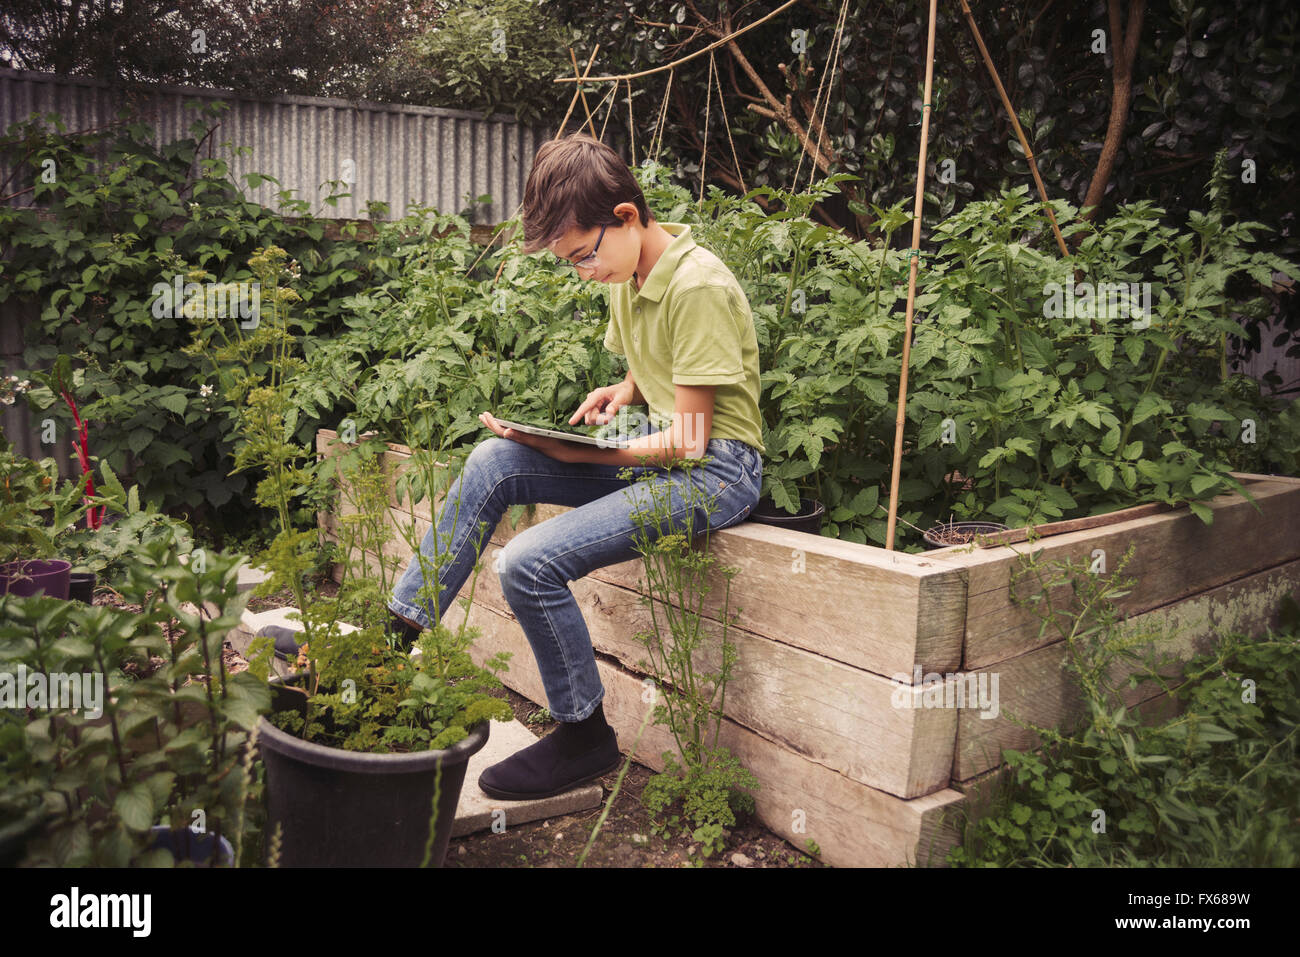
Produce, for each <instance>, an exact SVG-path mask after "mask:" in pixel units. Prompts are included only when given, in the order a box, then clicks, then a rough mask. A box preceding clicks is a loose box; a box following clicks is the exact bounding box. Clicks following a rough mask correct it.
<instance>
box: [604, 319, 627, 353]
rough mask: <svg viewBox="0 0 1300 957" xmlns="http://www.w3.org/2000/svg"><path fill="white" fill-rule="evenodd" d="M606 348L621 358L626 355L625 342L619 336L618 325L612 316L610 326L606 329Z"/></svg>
mask: <svg viewBox="0 0 1300 957" xmlns="http://www.w3.org/2000/svg"><path fill="white" fill-rule="evenodd" d="M605 348H606V349H608V350H609V351H610V352H615V353H618V354H619V355H620V356H621V355H626V353H625V352H624V351H623V340H622V338H621V337H620V336H619V334H618V324H617V322H616V321H615V319H614V316H613V315H612V314H611V315H610V317H609V326H608V327H607V328H606V329H605Z"/></svg>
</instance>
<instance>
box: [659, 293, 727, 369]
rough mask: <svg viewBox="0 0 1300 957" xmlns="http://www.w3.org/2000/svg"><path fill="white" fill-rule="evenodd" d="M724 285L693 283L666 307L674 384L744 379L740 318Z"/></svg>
mask: <svg viewBox="0 0 1300 957" xmlns="http://www.w3.org/2000/svg"><path fill="white" fill-rule="evenodd" d="M732 296H733V290H731V289H728V288H727V287H726V286H721V285H711V286H695V287H693V288H690V289H686V290H683V291H682V292H681V293H680V294H678V295H677V296H676V297H675V298H674V300H673V302H672V303H671V304H670V306H669V308H668V329H669V334H670V335H671V336H672V353H673V383H674V384H675V385H727V384H730V383H735V382H744V381H745V369H744V363H743V361H742V357H741V337H740V322H739V319H738V317H737V311H738V310H737V309H736V308H735V306H734V304H733V301H732Z"/></svg>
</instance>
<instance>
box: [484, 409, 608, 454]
mask: <svg viewBox="0 0 1300 957" xmlns="http://www.w3.org/2000/svg"><path fill="white" fill-rule="evenodd" d="M492 418H494V419H496V420H497V421H498V422H500V423H501V424H502V425H503V426H505V427H506V428H507V429H517V430H519V431H520V432H526V433H528V434H529V435H542V436H547V437H549V438H552V439H562V440H563V441H565V442H581V443H582V444H584V445H595V446H599V447H600V448H604V449H625V448H627V447H628V445H629V444H630V443H629V441H628V440H627V439H619V438H616V437H614V436H610V437H609V438H598V437H597V436H594V435H588V434H587V433H585V432H569V431H566V430H564V429H555V428H551V427H550V426H546V425H529V424H527V423H526V422H512V421H510V420H509V419H502V418H498V417H497V416H495V415H494V416H493V417H492Z"/></svg>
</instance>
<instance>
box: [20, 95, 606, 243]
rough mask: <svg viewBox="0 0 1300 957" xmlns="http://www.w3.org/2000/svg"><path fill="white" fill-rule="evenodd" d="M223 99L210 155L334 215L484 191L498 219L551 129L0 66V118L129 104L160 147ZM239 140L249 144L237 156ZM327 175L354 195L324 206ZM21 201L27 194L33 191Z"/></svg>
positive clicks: (265, 196)
mask: <svg viewBox="0 0 1300 957" xmlns="http://www.w3.org/2000/svg"><path fill="white" fill-rule="evenodd" d="M217 101H222V102H224V103H226V104H228V105H229V107H230V109H229V110H228V111H226V112H224V113H222V114H221V115H220V116H219V117H218V118H217V120H216V121H215V122H217V123H219V124H220V125H219V126H218V128H217V130H216V131H215V132H214V133H213V135H212V137H211V140H210V144H211V147H212V151H211V155H214V156H219V157H221V158H222V159H224V160H226V162H227V163H228V164H229V166H230V170H231V172H232V174H233V178H234V179H235V181H236V182H239V183H240V184H241V185H242V186H244V188H245V190H246V194H247V195H248V197H249V199H251V200H253V201H255V202H259V203H262V204H263V205H265V206H268V207H270V208H272V209H274V208H276V206H277V193H278V191H279V190H280V189H293V190H296V192H295V193H294V196H295V197H296V198H299V199H304V200H307V201H309V202H310V203H311V212H312V214H313V215H316V216H323V217H327V218H338V219H357V218H363V217H364V216H365V211H366V202H367V201H368V200H377V201H380V202H384V203H387V204H388V206H389V209H390V211H391V212H390V216H389V218H395V217H397V216H400V215H401V214H402V213H403V212H404V211H405V209H406V205H407V203H408V202H411V201H416V202H419V203H423V204H425V205H429V206H434V207H436V208H437V209H438V210H439V211H440V212H443V213H455V212H459V211H460V210H462V209H464V208H465V207H466V206H468V205H469V204H468V202H467V201H466V197H467V196H470V197H477V196H480V195H483V194H485V193H487V194H490V195H491V196H492V203H491V204H490V205H486V206H484V207H480V208H478V209H475V210H474V211H473V216H472V217H471V222H474V223H476V224H477V223H498V222H501V221H503V220H506V219H509V218H510V217H511V216H512V215H513V214H514V212H515V210H516V209H517V208H518V206H519V203H520V201H521V200H522V199H523V189H524V183H525V181H526V180H527V178H528V170H529V168H530V167H531V166H532V162H533V156H534V155H535V154H536V152H537V149H538V147H540V146H541V145H542V143H544V142H545V141H546V140H547V139H549V138H550V137H551V136H553V135H554V131H553V130H550V129H536V128H533V127H530V126H525V125H523V124H521V123H518V122H516V121H515V119H514V118H513V117H510V116H501V115H493V116H489V117H487V118H486V119H485V118H484V117H483V116H482V115H481V114H478V113H471V112H467V111H464V110H443V109H434V108H432V107H425V106H405V105H400V104H392V103H368V102H364V101H359V102H356V103H353V102H351V101H348V100H340V99H326V98H324V97H313V96H268V97H257V96H250V95H247V94H243V93H238V92H231V91H226V90H210V89H200V88H197V87H184V86H155V87H151V88H149V89H148V90H146V91H138V90H126V89H123V88H120V87H114V86H111V85H110V84H108V83H106V82H103V81H99V80H92V79H88V78H85V77H72V76H57V75H53V74H49V73H30V72H25V71H19V70H9V69H0V128H3V129H8V127H9V125H10V124H11V123H14V122H17V121H20V120H26V119H28V117H29V116H30V115H31V114H32V113H34V112H39V113H46V112H57V113H59V114H60V115H61V116H62V118H63V122H64V124H65V125H66V126H67V128H68V129H69V130H82V129H89V128H92V127H99V126H103V125H106V124H109V123H112V122H114V121H115V120H117V119H118V111H119V110H120V109H127V110H129V111H130V114H131V119H132V120H133V121H135V122H144V123H148V124H149V125H150V126H152V127H153V128H154V133H155V137H154V143H155V145H158V146H161V145H163V144H165V143H171V142H174V141H176V140H178V139H183V138H185V137H187V136H190V135H191V133H190V124H191V123H192V122H193V121H194V120H195V119H197V118H199V116H200V115H201V114H200V110H199V107H200V106H202V105H206V104H210V103H214V102H217ZM208 145H209V144H205V148H204V155H205V156H207V155H209V149H208ZM234 147H250V148H251V149H252V153H251V155H236V154H235V150H234ZM616 148H617V147H616ZM254 172H256V173H265V174H267V175H269V176H274V177H275V178H276V179H277V180H279V181H280V184H281V185H280V186H275V185H274V184H272V183H263V184H262V185H260V186H258V187H256V188H254V189H248V188H247V185H246V181H244V180H243V176H244V175H245V174H247V173H254ZM6 175H7V173H6ZM330 180H344V181H346V182H348V184H349V185H348V186H347V187H336V189H337V191H339V192H351V193H352V194H353V195H352V196H349V197H347V198H345V199H341V200H339V201H338V205H337V206H335V207H331V206H328V205H326V204H325V203H324V201H323V199H324V196H325V195H326V192H327V190H326V189H324V188H322V187H323V184H325V183H326V182H327V181H330ZM12 202H18V203H23V202H27V203H30V194H27V196H25V197H24V198H21V199H18V200H14V201H12Z"/></svg>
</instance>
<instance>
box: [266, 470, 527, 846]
mask: <svg viewBox="0 0 1300 957" xmlns="http://www.w3.org/2000/svg"><path fill="white" fill-rule="evenodd" d="M343 469H344V471H343V477H344V480H345V485H346V487H347V488H349V489H352V490H356V491H357V493H358V495H357V498H356V499H355V500H354V504H355V505H356V506H357V510H356V511H355V512H353V513H352V514H350V515H345V516H343V518H342V519H341V520H340V525H341V528H340V541H341V544H342V548H341V554H342V556H343V558H344V562H343V566H344V576H343V582H342V583H341V584H340V587H339V594H338V596H337V597H336V598H333V599H322V598H319V597H313V599H312V600H311V601H310V602H309V603H308V604H307V605H306V608H307V611H306V612H305V613H300V617H301V619H302V621H303V624H304V632H305V633H310V635H311V638H310V640H309V641H308V642H307V643H306V644H305V645H304V646H303V647H302V649H301V651H300V654H299V658H298V663H297V664H298V667H299V668H300V669H301V670H299V671H298V672H297V673H295V674H293V675H291V676H290V677H289V678H288V679H285V680H280V679H273V681H272V684H273V686H274V689H275V701H274V704H273V713H272V715H271V716H270V717H269V719H263V722H262V726H261V729H260V738H259V747H260V749H261V753H262V757H263V760H264V762H265V764H266V769H267V800H268V828H270V829H272V830H277V829H278V831H279V835H280V836H279V838H278V840H277V842H276V846H277V848H278V851H279V855H280V856H279V863H280V864H281V865H283V866H289V867H292V866H317V867H334V866H356V865H370V866H389V867H415V866H420V865H430V864H432V865H433V866H439V865H441V863H442V860H443V858H444V856H445V855H446V851H447V845H448V842H449V841H450V839H451V825H452V823H453V821H454V818H455V811H456V805H457V802H458V799H459V797H460V791H461V787H462V785H463V783H464V778H465V770H466V766H467V764H468V762H469V759H470V757H471V756H472V755H473V754H475V753H476V752H477V751H479V750H480V749H481V748H482V747H483V746H484V745H485V744H486V743H487V740H488V734H489V727H490V725H489V721H490V719H492V718H498V719H500V720H505V721H508V720H510V719H511V718H512V717H513V712H512V711H511V709H510V706H509V704H508V703H507V702H506V701H504V700H502V699H500V698H498V697H495V696H493V695H492V694H491V693H490V692H491V691H492V690H494V689H498V688H500V687H501V682H500V680H499V678H497V677H496V674H495V672H497V671H500V670H504V668H505V666H506V659H507V658H508V657H509V655H508V654H503V655H497V656H495V657H493V658H492V659H489V660H488V662H487V664H486V667H478V666H476V665H475V664H474V662H473V661H472V659H471V658H470V656H469V652H468V648H469V645H470V643H471V642H472V641H473V640H474V638H475V637H477V636H478V629H476V628H468V627H466V625H465V623H462V624H461V626H460V627H459V628H458V629H457V630H455V631H452V630H451V629H450V628H448V627H447V626H445V625H443V624H442V623H441V621H439V623H438V624H437V625H436V627H434V628H433V629H431V630H429V631H425V632H424V633H423V634H422V635H421V637H420V638H419V639H418V640H417V641H416V644H415V647H414V648H413V649H412V650H411V652H410V653H407V652H406V651H404V650H403V649H401V648H400V647H397V646H396V643H395V642H390V641H388V640H386V638H385V625H386V621H387V610H386V607H385V603H384V601H383V600H382V598H383V596H384V595H385V594H386V592H387V589H386V588H385V587H384V586H383V585H380V587H378V588H376V587H375V586H376V585H377V584H378V583H376V582H375V581H373V580H367V579H365V578H361V579H358V578H355V577H353V575H352V570H353V567H354V566H355V565H356V564H357V562H356V561H355V560H354V559H353V558H352V557H351V556H352V555H353V553H354V552H355V551H360V552H361V553H362V554H365V553H367V552H369V553H373V554H376V555H383V554H384V551H385V549H384V545H385V543H386V542H387V541H388V539H389V538H391V532H390V530H389V529H388V527H387V524H386V523H385V522H384V521H383V518H382V514H383V511H386V510H387V496H386V488H387V485H386V482H385V481H384V477H383V472H382V466H381V464H380V463H379V461H378V460H377V459H375V458H370V459H364V458H363V459H362V461H361V464H358V465H356V466H354V467H352V466H348V465H344V466H343ZM429 487H432V486H431V485H430V486H429ZM376 516H380V517H379V519H378V520H376ZM411 534H412V535H413V534H414V533H413V532H412V533H411ZM414 552H415V554H419V555H421V563H422V565H427V566H430V567H426V569H425V575H426V579H427V580H434V576H433V575H432V574H431V571H432V566H441V565H442V564H445V561H444V560H445V559H446V558H447V557H449V556H447V555H445V554H441V555H439V556H438V557H437V558H436V559H435V560H434V561H432V562H431V561H430V560H429V559H428V557H427V556H424V555H422V553H421V552H420V550H419V543H418V541H417V542H416V543H415V548H414ZM274 570H275V568H274V565H273V571H274ZM432 587H433V586H431V585H426V586H425V587H424V589H422V600H423V601H425V602H431V601H432V602H436V600H437V599H436V596H434V595H432V594H431V592H432ZM342 617H348V618H351V619H354V620H359V621H362V622H363V627H361V628H356V629H352V630H348V631H345V630H343V629H341V628H338V627H337V623H338V621H339V620H340V618H342ZM467 619H468V608H467V609H466V620H467ZM259 641H262V642H269V641H270V638H269V637H266V638H262V639H259ZM258 650H260V648H259V649H258Z"/></svg>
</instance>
